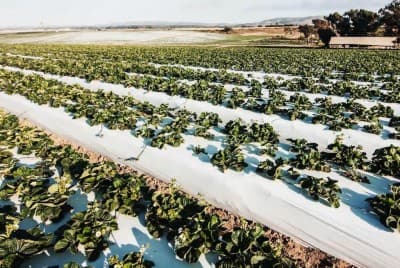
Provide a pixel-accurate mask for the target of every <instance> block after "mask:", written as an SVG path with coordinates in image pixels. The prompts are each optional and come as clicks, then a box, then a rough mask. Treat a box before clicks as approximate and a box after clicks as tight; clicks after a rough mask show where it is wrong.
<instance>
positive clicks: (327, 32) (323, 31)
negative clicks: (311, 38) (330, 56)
mask: <svg viewBox="0 0 400 268" xmlns="http://www.w3.org/2000/svg"><path fill="white" fill-rule="evenodd" d="M318 36H319V39H320V40H321V41H322V42H323V43H324V45H325V47H328V46H329V42H330V41H331V38H332V37H333V36H336V34H335V32H334V31H333V30H332V28H320V29H318Z"/></svg>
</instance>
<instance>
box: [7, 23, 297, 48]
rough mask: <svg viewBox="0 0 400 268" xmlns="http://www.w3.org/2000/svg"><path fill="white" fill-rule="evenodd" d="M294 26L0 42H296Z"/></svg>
mask: <svg viewBox="0 0 400 268" xmlns="http://www.w3.org/2000/svg"><path fill="white" fill-rule="evenodd" d="M299 37H301V35H300V33H299V32H298V31H297V29H296V27H248V28H234V29H233V30H232V31H231V32H229V33H224V32H223V29H222V28H188V29H173V30H168V29H158V30H156V29H152V30H145V29H140V30H107V31H95V30H82V31H79V30H76V31H42V32H40V31H29V32H20V33H15V32H10V31H0V43H6V44H24V43H28V44H48V43H56V44H139V45H155V44H156V45H162V44H166V45H168V44H193V45H216V46H220V45H221V46H237V45H239V46H253V45H257V46H258V45H266V46H281V45H284V46H299V45H305V43H304V41H303V40H300V39H299Z"/></svg>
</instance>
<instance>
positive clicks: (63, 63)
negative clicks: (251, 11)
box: [0, 37, 400, 267]
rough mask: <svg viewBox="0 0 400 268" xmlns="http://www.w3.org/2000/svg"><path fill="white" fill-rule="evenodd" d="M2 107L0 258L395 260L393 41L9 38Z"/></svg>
mask: <svg viewBox="0 0 400 268" xmlns="http://www.w3.org/2000/svg"><path fill="white" fill-rule="evenodd" d="M210 38H212V37H210ZM0 109H3V110H4V111H2V112H1V113H0V199H1V201H0V229H1V234H0V267H19V266H21V267H30V265H31V267H39V266H43V265H50V264H51V265H60V266H61V267H62V266H63V265H65V266H64V267H80V265H82V267H84V266H86V265H93V266H94V267H102V266H103V265H105V264H107V265H109V266H110V267H152V266H153V265H155V266H156V267H168V264H171V265H172V264H173V266H174V267H178V266H181V267H186V266H188V267H195V266H193V265H198V266H203V267H215V266H216V267H272V266H274V267H296V266H321V267H324V266H332V265H337V266H338V267H348V266H350V265H356V266H368V265H369V266H373V267H394V266H396V264H398V263H399V262H400V256H399V254H397V252H398V248H399V246H400V235H399V232H400V181H399V180H400V53H399V52H398V51H374V50H324V49H302V48H287V49H286V48H251V47H241V48H212V47H209V48H206V47H172V46H171V47H170V46H162V47H151V46H147V47H138V46H105V45H103V46H95V45H86V46H85V45H0ZM20 120H23V121H20ZM26 122H29V124H27V123H26ZM33 125H36V126H38V127H40V129H39V128H36V127H34V126H33ZM50 133H51V134H52V135H56V136H57V137H60V138H62V139H64V140H67V141H69V142H71V143H72V144H74V145H75V146H72V147H71V146H69V145H67V144H66V143H65V142H64V143H62V144H60V143H57V142H54V140H53V139H52V135H50ZM80 147H83V148H85V149H87V150H88V151H89V152H94V153H96V154H99V155H102V156H104V158H101V160H98V159H97V160H96V161H93V159H92V158H93V157H90V155H87V154H85V153H83V152H82V151H80V150H79V148H80ZM124 167H125V168H124ZM149 175H150V176H152V178H150V177H149ZM158 179H159V180H161V181H162V182H160V181H158ZM77 198H83V200H86V204H79V203H80V202H78V201H76V200H77ZM134 217H136V218H134ZM139 226H141V227H139ZM132 230H133V231H132ZM138 230H140V232H141V236H140V235H138V234H137V231H138ZM135 231H136V232H135ZM271 232H272V233H273V235H272V234H271ZM276 232H279V233H276ZM140 237H142V239H140ZM292 239H293V240H292ZM132 240H134V241H132ZM161 241H163V242H161ZM289 241H291V242H289ZM298 243H300V244H307V245H309V246H310V247H312V248H314V249H312V250H311V251H310V252H311V253H307V254H306V253H305V252H307V250H308V249H306V247H305V246H303V245H300V244H298ZM294 244H295V245H296V246H293V245H294ZM289 247H296V248H298V251H299V252H301V253H300V254H299V253H297V254H296V253H295V252H294V250H290V249H289ZM155 248H156V250H154V249H155ZM124 256H125V257H124ZM316 256H318V257H316ZM35 265H36V266H35ZM124 265H130V266H124Z"/></svg>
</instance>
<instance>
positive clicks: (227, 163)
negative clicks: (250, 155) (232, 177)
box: [211, 145, 247, 172]
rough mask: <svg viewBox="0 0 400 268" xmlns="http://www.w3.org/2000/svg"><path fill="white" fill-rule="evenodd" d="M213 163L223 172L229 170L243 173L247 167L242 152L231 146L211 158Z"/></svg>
mask: <svg viewBox="0 0 400 268" xmlns="http://www.w3.org/2000/svg"><path fill="white" fill-rule="evenodd" d="M211 163H212V164H213V165H214V166H217V167H218V168H219V170H220V171H222V172H225V170H227V169H232V170H234V171H242V170H243V169H245V168H246V167H247V163H246V162H245V161H244V155H243V153H242V150H241V149H240V147H238V146H235V145H229V146H228V147H226V148H225V149H222V150H219V151H218V152H217V153H215V154H214V155H213V156H212V157H211Z"/></svg>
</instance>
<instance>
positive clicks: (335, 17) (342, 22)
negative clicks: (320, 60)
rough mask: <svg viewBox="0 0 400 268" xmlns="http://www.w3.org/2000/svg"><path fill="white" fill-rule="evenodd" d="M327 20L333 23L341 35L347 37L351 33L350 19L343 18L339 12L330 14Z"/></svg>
mask: <svg viewBox="0 0 400 268" xmlns="http://www.w3.org/2000/svg"><path fill="white" fill-rule="evenodd" d="M326 20H327V21H329V22H330V23H331V25H332V26H333V27H334V28H335V30H336V31H337V32H338V33H339V34H340V35H343V36H346V35H349V34H350V33H351V26H350V19H349V18H348V17H343V16H342V15H340V14H339V13H338V12H335V13H332V14H329V16H328V17H326Z"/></svg>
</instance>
